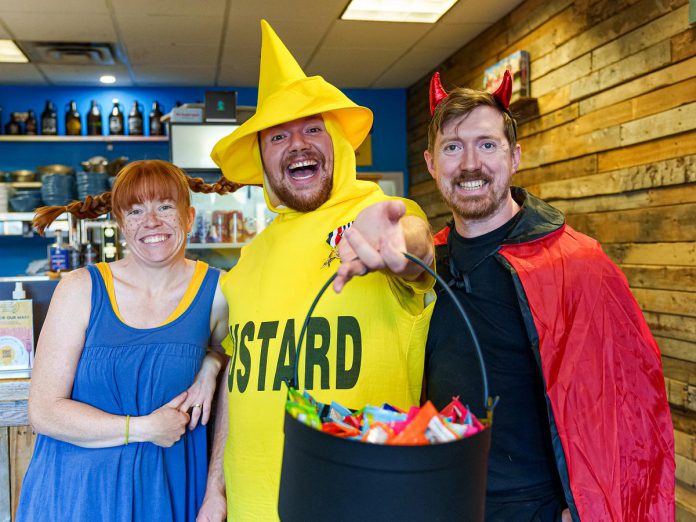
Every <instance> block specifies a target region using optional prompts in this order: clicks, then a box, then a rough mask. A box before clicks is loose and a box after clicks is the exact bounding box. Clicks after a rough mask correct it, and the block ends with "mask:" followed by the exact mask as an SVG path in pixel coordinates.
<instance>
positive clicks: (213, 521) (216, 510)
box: [196, 490, 227, 522]
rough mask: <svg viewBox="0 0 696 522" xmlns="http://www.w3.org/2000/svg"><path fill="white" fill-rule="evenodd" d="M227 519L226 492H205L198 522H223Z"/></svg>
mask: <svg viewBox="0 0 696 522" xmlns="http://www.w3.org/2000/svg"><path fill="white" fill-rule="evenodd" d="M226 518H227V499H226V498H225V493H224V492H222V493H221V492H219V491H215V492H213V491H210V490H207V491H206V492H205V497H204V498H203V505H202V506H201V510H200V511H199V512H198V516H197V517H196V522H222V521H223V520H225V519H226Z"/></svg>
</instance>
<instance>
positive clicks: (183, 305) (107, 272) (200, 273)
mask: <svg viewBox="0 0 696 522" xmlns="http://www.w3.org/2000/svg"><path fill="white" fill-rule="evenodd" d="M95 266H96V267H97V270H99V273H100V274H101V276H102V279H103V280H104V286H105V287H106V293H107V294H108V296H109V302H110V303H111V308H112V309H113V311H114V313H115V314H116V317H118V318H119V320H120V321H121V322H122V323H123V324H128V323H126V322H125V321H124V320H123V317H121V312H119V310H118V303H117V302H116V292H115V290H114V278H113V275H112V274H111V269H110V268H109V265H108V263H103V262H102V263H97V264H96V265H95ZM207 271H208V264H207V263H204V262H203V261H196V266H195V268H194V269H193V277H192V278H191V281H190V282H189V285H188V288H186V292H185V293H184V296H183V297H182V298H181V301H179V304H178V305H177V307H176V308H175V309H174V311H173V312H172V313H171V314H169V317H167V319H165V321H164V322H163V323H161V324H159V325H157V326H156V327H155V328H159V327H160V326H164V325H165V324H169V323H171V322H172V321H175V320H176V319H178V318H179V317H180V316H181V314H183V313H184V312H185V311H186V310H187V309H188V307H189V306H191V303H192V302H193V300H194V299H195V297H196V294H198V290H199V288H200V287H201V284H203V279H204V278H205V274H206V273H207Z"/></svg>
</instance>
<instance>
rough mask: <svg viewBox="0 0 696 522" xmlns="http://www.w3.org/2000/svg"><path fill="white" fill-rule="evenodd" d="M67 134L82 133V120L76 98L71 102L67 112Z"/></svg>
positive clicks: (75, 134) (76, 134) (77, 134)
mask: <svg viewBox="0 0 696 522" xmlns="http://www.w3.org/2000/svg"><path fill="white" fill-rule="evenodd" d="M65 134H66V135H68V136H79V135H80V134H82V121H81V120H80V113H79V112H77V103H75V100H72V101H71V102H70V106H69V107H68V110H67V111H66V113H65Z"/></svg>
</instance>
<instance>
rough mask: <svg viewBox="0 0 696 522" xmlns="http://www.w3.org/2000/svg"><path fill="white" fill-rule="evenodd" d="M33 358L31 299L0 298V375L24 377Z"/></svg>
mask: <svg viewBox="0 0 696 522" xmlns="http://www.w3.org/2000/svg"><path fill="white" fill-rule="evenodd" d="M33 361H34V325H33V313H32V302H31V300H29V299H26V300H24V299H23V300H11V301H0V379H6V378H11V377H28V376H29V375H30V374H31V373H30V372H31V366H32V364H33Z"/></svg>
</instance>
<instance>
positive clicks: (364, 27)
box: [322, 20, 432, 51]
mask: <svg viewBox="0 0 696 522" xmlns="http://www.w3.org/2000/svg"><path fill="white" fill-rule="evenodd" d="M431 28H432V25H431V24H407V23H389V22H356V21H352V20H338V21H337V22H336V23H335V24H333V26H332V27H331V30H330V31H329V33H328V35H327V36H326V39H325V40H324V41H323V42H322V47H342V48H372V49H373V50H377V49H379V50H380V51H381V50H382V49H401V50H402V51H403V50H406V49H408V48H409V47H410V46H411V45H413V44H414V43H416V42H417V41H418V39H419V38H421V37H422V36H423V35H425V34H426V33H427V32H428V31H429V30H430V29H431Z"/></svg>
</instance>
